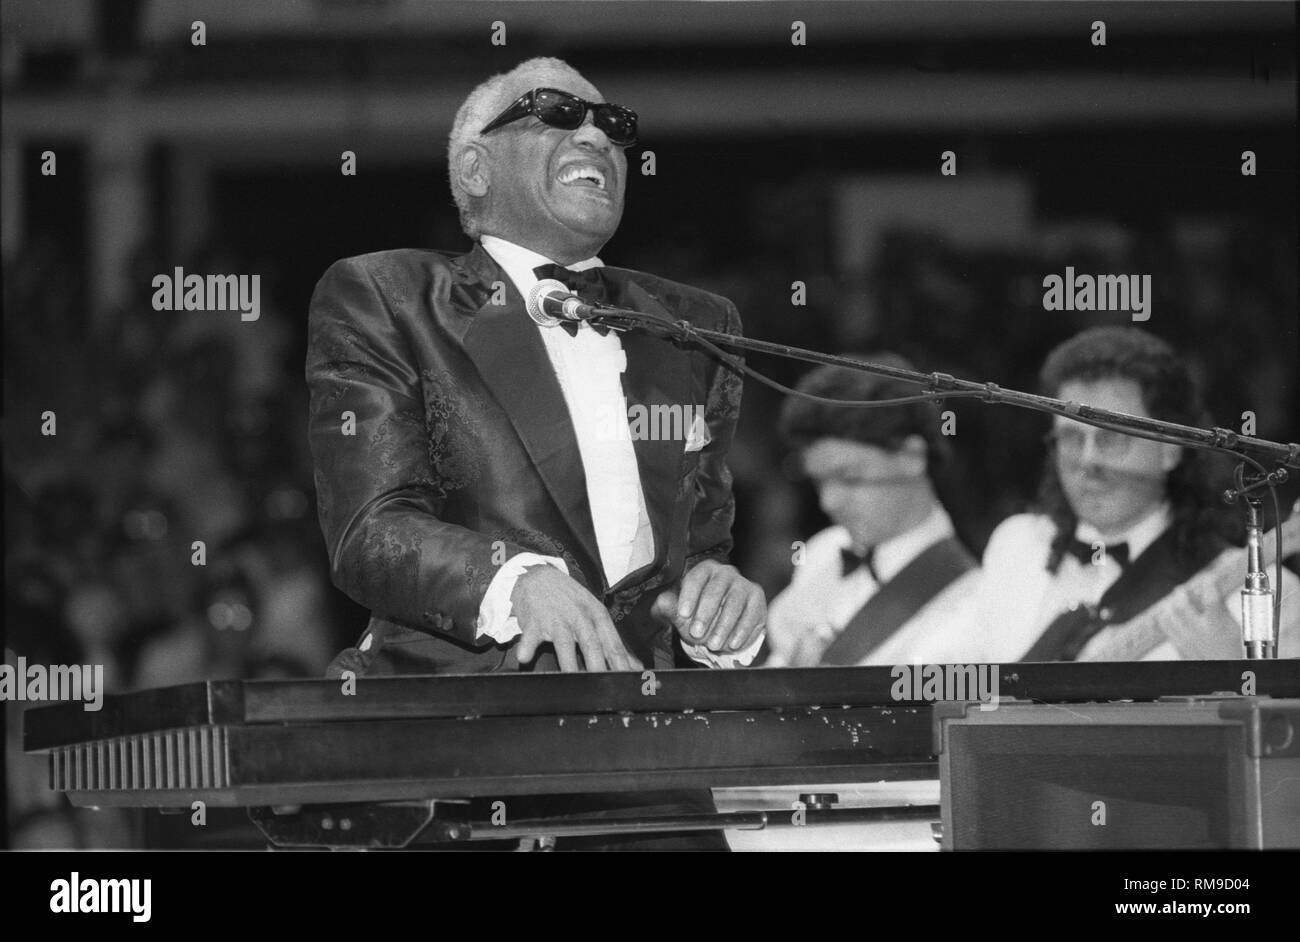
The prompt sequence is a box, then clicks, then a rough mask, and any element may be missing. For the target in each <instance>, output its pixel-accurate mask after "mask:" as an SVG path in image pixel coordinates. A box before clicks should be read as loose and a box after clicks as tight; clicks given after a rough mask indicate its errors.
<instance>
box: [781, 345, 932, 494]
mask: <svg viewBox="0 0 1300 942" xmlns="http://www.w3.org/2000/svg"><path fill="white" fill-rule="evenodd" d="M842 355H843V356H846V357H848V358H850V359H854V360H861V361H863V362H867V363H879V364H881V365H882V366H892V367H895V368H897V369H903V370H912V369H915V367H913V366H912V364H911V363H910V362H909V361H908V360H907V359H906V358H905V357H902V356H899V355H898V354H896V353H890V352H881V353H876V354H871V355H864V354H858V353H848V354H842ZM796 388H797V389H798V390H799V391H800V392H803V393H808V394H810V395H813V396H822V397H824V398H827V399H842V400H873V399H895V398H898V397H900V396H914V395H916V394H917V393H919V392H920V389H919V387H917V386H913V385H911V384H909V383H904V382H902V381H901V380H895V379H890V378H888V377H884V376H877V375H874V374H871V373H861V372H859V371H857V370H851V369H848V368H847V367H842V366H819V367H817V368H816V369H814V370H812V371H811V372H810V373H808V374H807V375H805V376H804V377H803V379H801V380H800V381H799V384H798V386H797V387H796ZM778 429H779V431H780V434H781V437H782V439H783V440H784V441H785V442H786V444H787V445H789V446H790V447H792V448H796V449H800V450H802V449H804V448H807V447H808V446H809V445H811V444H812V443H813V442H815V441H817V440H818V439H821V438H843V439H848V440H849V441H854V442H859V443H861V444H863V445H875V446H876V447H879V448H884V449H886V450H888V451H897V450H898V449H899V448H901V447H902V446H903V442H904V441H905V440H906V439H907V437H908V436H909V435H920V436H921V438H923V439H924V440H925V444H926V472H927V474H929V476H930V478H931V480H934V479H935V475H936V473H938V472H939V471H940V470H941V469H942V468H943V466H944V465H945V463H946V462H947V460H948V459H949V457H950V448H949V445H948V442H947V441H946V440H945V439H944V437H943V436H942V435H941V434H940V414H939V407H938V405H937V404H936V403H934V402H912V403H907V404H905V405H901V406H893V407H891V408H887V409H852V408H844V407H837V406H830V405H826V404H824V403H820V402H810V401H809V400H807V399H802V398H800V397H798V396H791V397H790V398H788V399H787V400H786V401H785V404H784V405H783V406H782V408H781V416H780V420H779V423H778Z"/></svg>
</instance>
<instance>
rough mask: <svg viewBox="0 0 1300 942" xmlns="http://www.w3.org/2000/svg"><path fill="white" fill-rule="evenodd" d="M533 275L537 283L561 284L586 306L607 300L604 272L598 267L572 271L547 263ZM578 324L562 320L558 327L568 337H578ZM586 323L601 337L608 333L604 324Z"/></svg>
mask: <svg viewBox="0 0 1300 942" xmlns="http://www.w3.org/2000/svg"><path fill="white" fill-rule="evenodd" d="M533 274H534V275H536V276H537V278H538V280H539V281H541V280H545V279H547V278H554V279H555V280H556V281H559V282H562V283H563V284H564V286H565V287H566V288H568V289H569V290H570V291H572V292H573V293H574V294H576V295H577V296H578V297H580V298H582V300H584V301H586V302H587V303H588V304H604V303H605V302H606V301H607V300H608V299H609V290H608V286H607V284H606V282H605V275H604V270H603V269H602V268H601V267H600V266H597V267H595V268H587V269H584V270H583V271H574V270H573V269H572V268H565V267H564V266H563V265H554V264H551V263H549V262H548V263H547V264H545V265H538V266H537V267H536V268H534V269H533ZM580 323H582V322H581V321H571V320H562V321H560V326H561V327H562V328H564V329H565V330H566V331H568V334H569V336H570V337H576V336H578V325H579V324H580ZM586 323H587V324H588V326H590V327H591V329H592V330H594V331H596V333H598V334H600V335H601V336H602V337H603V336H605V335H606V334H607V333H609V328H608V327H607V326H605V325H604V324H593V323H591V322H590V321H587V322H586Z"/></svg>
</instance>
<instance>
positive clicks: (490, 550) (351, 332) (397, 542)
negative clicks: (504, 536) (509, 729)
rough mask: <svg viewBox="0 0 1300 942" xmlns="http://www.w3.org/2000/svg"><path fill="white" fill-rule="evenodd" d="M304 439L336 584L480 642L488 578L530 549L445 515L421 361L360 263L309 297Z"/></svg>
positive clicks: (329, 276)
mask: <svg viewBox="0 0 1300 942" xmlns="http://www.w3.org/2000/svg"><path fill="white" fill-rule="evenodd" d="M307 385H308V389H309V392H310V406H309V419H308V423H309V424H308V436H309V440H310V444H311V453H312V461H313V465H314V468H315V481H316V495H317V509H318V513H319V517H320V524H321V530H322V531H323V533H324V535H325V541H326V547H327V549H328V552H329V559H330V575H331V579H332V580H333V582H334V584H335V585H336V586H338V587H339V589H341V590H342V591H343V592H345V593H346V594H347V595H348V596H349V597H351V598H352V599H353V600H355V601H356V602H357V603H359V604H361V605H363V606H365V607H367V608H369V609H371V610H372V611H373V612H375V613H376V614H380V615H382V616H383V617H387V618H391V619H396V620H399V621H403V622H407V623H409V624H411V625H412V626H414V627H417V628H420V629H422V630H425V631H429V632H430V633H442V634H446V635H450V636H453V637H456V638H458V639H460V640H462V641H466V642H470V643H473V642H474V641H475V635H476V622H477V619H478V612H479V606H480V603H481V602H482V599H483V595H484V593H485V592H486V590H487V587H488V584H489V583H490V581H491V578H492V576H493V575H494V574H495V571H496V569H497V568H498V567H497V565H494V562H495V563H501V562H504V561H505V560H506V559H508V558H509V557H511V556H513V555H515V554H516V553H519V552H523V551H524V549H523V547H520V546H514V545H511V544H503V543H502V541H495V542H494V541H493V540H491V539H490V538H489V537H487V536H485V535H484V534H481V533H476V532H474V531H472V530H468V529H466V528H464V527H461V526H457V525H455V524H450V523H446V522H444V521H443V520H441V519H439V514H440V513H441V511H442V506H443V493H444V491H443V490H442V488H441V487H440V484H439V481H438V479H437V476H436V474H435V472H434V469H433V467H432V465H431V462H430V458H429V450H428V431H427V428H426V425H425V403H424V397H423V393H422V387H421V383H420V376H419V369H418V364H417V361H416V359H415V357H414V355H413V353H412V351H411V349H410V343H409V339H408V337H407V335H406V333H405V332H404V331H403V329H402V327H401V326H400V323H399V321H398V318H397V316H396V314H395V312H394V310H393V308H392V306H391V305H390V304H389V303H388V301H387V299H386V297H385V295H384V293H383V292H381V291H380V290H379V287H378V286H377V285H376V283H375V281H374V279H373V278H372V277H371V275H370V273H369V272H368V271H367V270H366V269H365V267H364V265H363V263H361V262H360V261H358V260H356V259H345V260H343V261H340V262H336V263H335V264H334V265H333V266H331V267H330V269H329V270H328V271H327V272H326V273H325V275H324V276H323V277H322V278H321V280H320V282H319V283H318V284H317V286H316V291H315V293H314V294H313V295H312V300H311V311H310V316H309V324H308V343H307Z"/></svg>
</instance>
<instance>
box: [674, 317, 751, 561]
mask: <svg viewBox="0 0 1300 942" xmlns="http://www.w3.org/2000/svg"><path fill="white" fill-rule="evenodd" d="M726 304H727V306H726V314H725V318H726V319H725V322H724V324H723V327H722V329H723V330H724V331H726V332H727V333H729V334H735V335H737V336H739V335H740V333H741V325H740V313H739V312H738V311H737V310H736V306H735V305H734V304H732V303H731V302H730V301H727V303H726ZM728 352H730V351H728ZM742 388H743V383H742V374H741V373H740V371H739V370H737V369H733V368H732V367H731V366H728V365H727V364H725V363H722V362H720V361H715V365H714V368H713V379H712V381H711V382H710V384H709V393H708V400H707V402H706V403H705V406H704V419H705V423H706V424H707V426H708V429H709V435H710V436H711V439H712V440H711V441H710V442H709V443H708V444H707V445H705V446H704V448H702V449H701V450H700V459H699V465H698V467H697V469H696V473H695V492H696V496H695V507H694V509H693V510H692V512H691V517H690V524H689V532H688V533H687V544H686V565H685V571H687V572H689V571H690V569H691V567H693V566H694V565H695V564H696V563H698V562H700V561H701V560H703V559H716V560H717V561H718V562H723V563H726V562H728V561H729V559H730V554H731V547H732V539H731V525H732V522H733V521H734V519H735V516H736V501H735V497H734V495H733V494H732V488H731V480H732V479H731V470H730V469H729V468H728V467H727V454H728V452H729V451H730V450H731V443H732V440H733V439H734V438H735V434H736V421H737V420H738V419H739V417H740V396H741V391H742Z"/></svg>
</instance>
